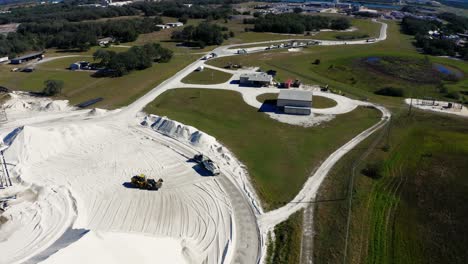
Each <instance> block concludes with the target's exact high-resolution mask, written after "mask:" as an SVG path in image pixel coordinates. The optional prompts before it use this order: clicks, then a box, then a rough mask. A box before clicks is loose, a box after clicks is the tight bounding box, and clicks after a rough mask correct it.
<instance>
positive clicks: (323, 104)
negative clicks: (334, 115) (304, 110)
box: [257, 93, 337, 108]
mask: <svg viewBox="0 0 468 264" xmlns="http://www.w3.org/2000/svg"><path fill="white" fill-rule="evenodd" d="M277 98H278V94H277V93H266V94H262V95H259V96H257V100H258V101H259V102H262V103H264V102H265V101H268V102H267V103H270V104H274V105H276V100H277ZM336 104H337V103H336V101H335V100H332V99H330V98H327V97H323V96H315V95H314V96H313V98H312V107H313V108H330V107H334V106H336Z"/></svg>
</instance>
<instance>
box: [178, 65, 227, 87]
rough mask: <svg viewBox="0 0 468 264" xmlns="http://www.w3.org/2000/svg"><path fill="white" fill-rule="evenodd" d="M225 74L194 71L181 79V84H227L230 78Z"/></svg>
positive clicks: (205, 70)
mask: <svg viewBox="0 0 468 264" xmlns="http://www.w3.org/2000/svg"><path fill="white" fill-rule="evenodd" d="M231 76H232V75H231V74H229V73H227V72H222V71H217V70H213V69H210V68H204V69H203V70H202V71H194V72H192V73H190V74H189V75H187V76H186V77H185V78H183V79H182V82H183V83H191V84H218V83H224V82H227V81H228V80H229V79H230V78H231Z"/></svg>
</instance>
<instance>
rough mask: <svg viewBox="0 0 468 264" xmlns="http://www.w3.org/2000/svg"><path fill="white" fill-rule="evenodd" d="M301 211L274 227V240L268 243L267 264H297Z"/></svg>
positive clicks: (299, 251)
mask: <svg viewBox="0 0 468 264" xmlns="http://www.w3.org/2000/svg"><path fill="white" fill-rule="evenodd" d="M302 219H303V211H302V210H301V211H299V212H297V213H294V214H292V215H291V216H290V217H289V218H288V220H286V221H284V222H282V223H280V224H278V225H277V226H275V230H274V232H275V240H274V241H272V240H271V237H269V239H270V241H268V248H267V257H266V263H267V264H297V263H299V262H300V257H301V239H302Z"/></svg>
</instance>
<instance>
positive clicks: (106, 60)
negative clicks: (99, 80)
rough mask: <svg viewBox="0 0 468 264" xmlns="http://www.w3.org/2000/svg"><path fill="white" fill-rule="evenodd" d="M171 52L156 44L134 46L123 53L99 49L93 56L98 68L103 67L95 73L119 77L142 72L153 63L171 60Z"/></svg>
mask: <svg viewBox="0 0 468 264" xmlns="http://www.w3.org/2000/svg"><path fill="white" fill-rule="evenodd" d="M172 56H173V52H172V51H171V50H170V49H166V48H163V47H161V45H159V44H157V43H149V44H145V45H144V46H134V47H131V48H130V49H128V50H127V51H124V52H119V53H117V52H115V51H112V50H105V49H99V50H97V51H96V52H94V54H93V58H94V60H95V61H97V66H98V67H103V68H104V70H101V71H99V72H98V73H97V75H98V76H99V75H100V74H103V75H105V76H113V77H119V76H123V75H125V74H128V73H130V72H131V71H134V70H144V69H147V68H149V67H151V66H152V65H153V62H158V63H166V62H169V61H170V60H171V59H172Z"/></svg>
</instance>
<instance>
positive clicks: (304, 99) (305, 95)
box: [276, 90, 312, 115]
mask: <svg viewBox="0 0 468 264" xmlns="http://www.w3.org/2000/svg"><path fill="white" fill-rule="evenodd" d="M276 106H277V107H279V108H280V109H283V110H284V112H285V113H287V114H299V115H310V114H311V107H312V92H311V91H303V90H281V92H280V94H279V96H278V100H277V103H276Z"/></svg>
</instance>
